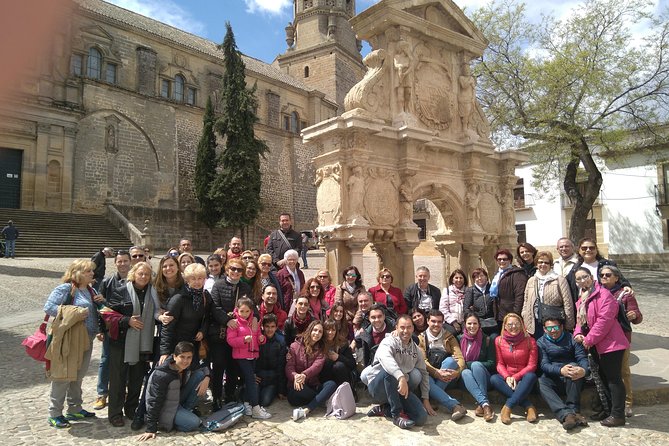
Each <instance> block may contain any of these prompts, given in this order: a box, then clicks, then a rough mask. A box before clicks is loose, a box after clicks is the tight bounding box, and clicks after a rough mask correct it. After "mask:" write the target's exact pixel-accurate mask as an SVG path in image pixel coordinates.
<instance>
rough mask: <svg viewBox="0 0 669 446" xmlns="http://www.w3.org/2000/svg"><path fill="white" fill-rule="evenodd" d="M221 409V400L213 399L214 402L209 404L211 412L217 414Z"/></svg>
mask: <svg viewBox="0 0 669 446" xmlns="http://www.w3.org/2000/svg"><path fill="white" fill-rule="evenodd" d="M221 407H223V405H222V404H221V399H220V398H214V402H213V403H212V404H211V411H212V412H218V411H219V410H221Z"/></svg>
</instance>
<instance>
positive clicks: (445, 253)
mask: <svg viewBox="0 0 669 446" xmlns="http://www.w3.org/2000/svg"><path fill="white" fill-rule="evenodd" d="M460 246H461V245H460V243H452V242H451V243H444V242H437V243H436V245H435V248H436V249H437V251H439V254H441V258H442V260H443V262H442V264H443V269H442V277H443V282H442V284H441V286H442V287H444V286H447V284H448V276H450V275H451V271H452V270H453V269H455V268H459V267H460V265H451V257H458V254H459V252H460ZM454 267H455V268H454ZM465 271H467V270H465Z"/></svg>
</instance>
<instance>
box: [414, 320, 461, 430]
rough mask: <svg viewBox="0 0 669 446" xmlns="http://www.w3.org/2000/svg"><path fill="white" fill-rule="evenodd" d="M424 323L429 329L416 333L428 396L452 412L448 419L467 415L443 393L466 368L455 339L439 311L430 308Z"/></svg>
mask: <svg viewBox="0 0 669 446" xmlns="http://www.w3.org/2000/svg"><path fill="white" fill-rule="evenodd" d="M427 324H428V329H427V330H425V331H424V332H423V333H421V334H420V335H419V336H418V347H420V349H421V350H422V352H423V356H424V357H425V367H426V368H427V373H428V374H429V375H430V399H431V400H433V401H436V402H437V403H439V404H441V405H442V406H444V407H445V408H446V409H447V410H448V411H449V412H451V420H453V421H458V420H460V419H461V418H463V417H464V416H465V415H467V410H466V409H465V408H464V407H462V404H460V402H459V401H458V400H456V399H455V398H453V397H451V396H450V395H449V394H448V393H446V389H447V388H449V387H455V386H456V385H457V383H458V379H459V378H460V374H461V373H462V371H463V370H464V368H465V359H464V358H463V356H462V351H460V344H458V341H457V339H455V337H454V336H453V335H452V334H451V333H450V332H449V331H448V330H445V329H444V315H443V314H442V312H441V311H439V310H430V314H429V318H428V322H427Z"/></svg>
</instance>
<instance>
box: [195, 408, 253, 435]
mask: <svg viewBox="0 0 669 446" xmlns="http://www.w3.org/2000/svg"><path fill="white" fill-rule="evenodd" d="M242 416H244V404H243V403H228V404H226V405H225V406H223V407H222V408H221V410H218V411H216V412H214V413H212V414H211V415H209V417H207V418H206V419H205V420H204V430H205V431H207V432H223V431H225V430H227V429H228V428H230V427H232V426H234V425H235V424H236V423H237V422H238V421H239V419H240V418H241V417H242Z"/></svg>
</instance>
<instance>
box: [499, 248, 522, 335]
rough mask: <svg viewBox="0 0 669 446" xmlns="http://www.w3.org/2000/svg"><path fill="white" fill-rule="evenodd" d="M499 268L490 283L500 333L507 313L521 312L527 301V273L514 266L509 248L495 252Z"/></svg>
mask: <svg viewBox="0 0 669 446" xmlns="http://www.w3.org/2000/svg"><path fill="white" fill-rule="evenodd" d="M495 261H496V262H497V266H498V268H499V269H498V270H497V272H496V273H495V276H494V277H493V279H492V282H491V284H490V297H491V298H492V299H493V302H494V305H495V309H496V311H495V314H496V316H495V317H496V318H497V324H498V333H501V331H502V321H503V319H504V317H505V316H506V315H507V313H515V314H520V313H521V312H522V311H523V303H524V301H525V287H526V286H527V274H526V273H525V270H524V269H522V268H520V267H518V266H513V264H512V263H511V262H512V261H513V255H512V254H511V251H509V250H508V249H500V250H499V251H497V252H496V253H495Z"/></svg>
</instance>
